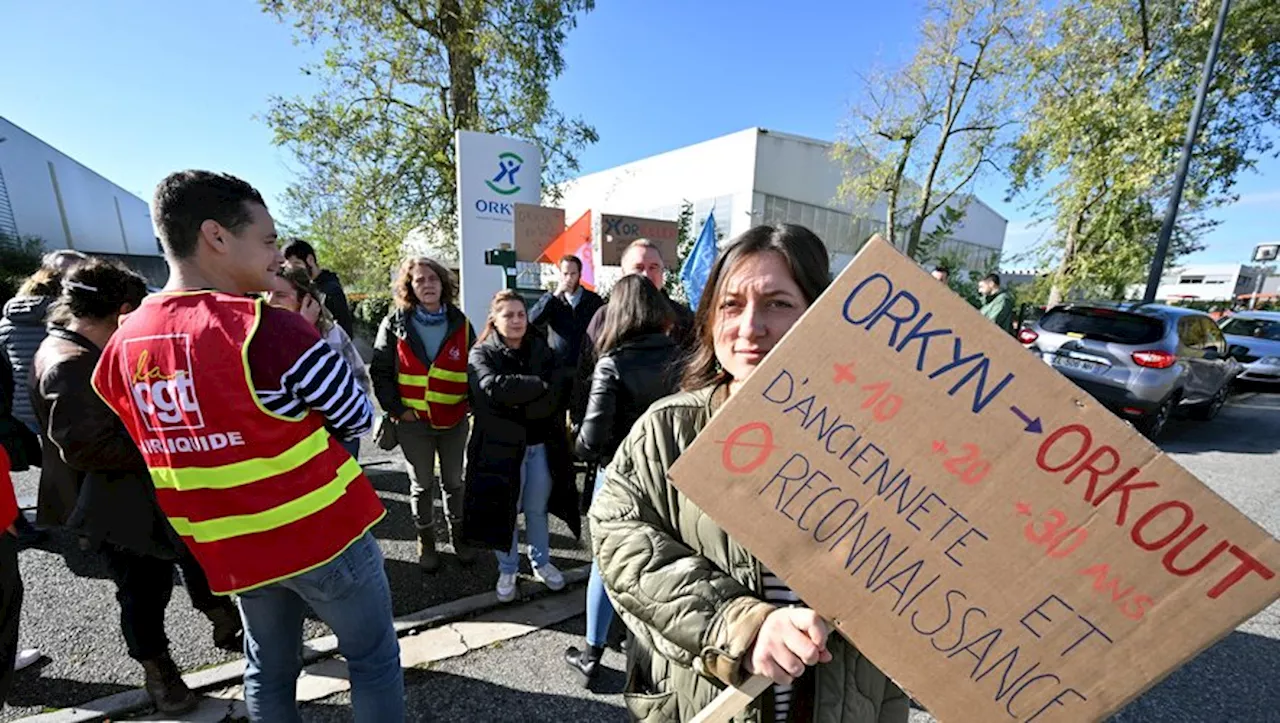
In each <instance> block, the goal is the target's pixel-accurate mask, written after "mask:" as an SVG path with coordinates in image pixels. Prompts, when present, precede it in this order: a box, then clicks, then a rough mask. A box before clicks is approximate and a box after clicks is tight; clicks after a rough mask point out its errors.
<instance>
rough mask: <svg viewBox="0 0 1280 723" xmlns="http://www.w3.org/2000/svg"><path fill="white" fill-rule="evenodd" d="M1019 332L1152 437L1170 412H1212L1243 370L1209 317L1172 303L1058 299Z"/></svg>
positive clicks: (1202, 416)
mask: <svg viewBox="0 0 1280 723" xmlns="http://www.w3.org/2000/svg"><path fill="white" fill-rule="evenodd" d="M1018 339H1019V341H1021V342H1022V343H1023V344H1024V345H1025V346H1026V347H1027V348H1028V349H1030V350H1031V351H1032V352H1035V353H1036V354H1038V355H1039V356H1040V358H1041V359H1043V360H1044V362H1045V363H1046V364H1049V365H1051V366H1052V367H1053V368H1055V369H1057V370H1058V371H1059V372H1061V373H1062V374H1063V375H1064V376H1066V377H1067V378H1068V379H1070V380H1071V381H1073V382H1075V383H1076V385H1077V386H1079V387H1081V388H1082V389H1084V390H1085V391H1087V392H1089V394H1091V395H1093V397H1095V398H1096V399H1097V400H1098V401H1100V402H1102V403H1103V404H1104V405H1106V406H1107V407H1108V408H1110V409H1111V410H1112V411H1113V412H1115V413H1116V414H1117V415H1119V416H1120V417H1122V418H1124V419H1127V420H1129V421H1130V422H1132V423H1133V425H1134V426H1135V427H1137V428H1138V429H1139V430H1141V431H1142V433H1143V434H1145V435H1146V436H1147V437H1148V438H1150V439H1155V438H1156V437H1157V436H1158V435H1159V434H1160V432H1161V431H1162V430H1163V429H1164V426H1165V423H1166V422H1168V421H1169V419H1170V418H1171V417H1172V416H1173V414H1174V412H1175V411H1179V410H1184V411H1187V412H1189V413H1190V414H1191V416H1192V417H1195V418H1197V419H1205V420H1207V419H1213V418H1214V417H1215V416H1217V414H1218V411H1219V410H1220V409H1222V405H1223V404H1225V403H1226V400H1227V395H1228V394H1229V393H1230V388H1231V382H1232V380H1233V379H1235V377H1236V376H1237V375H1238V374H1239V373H1240V371H1241V369H1242V367H1241V365H1240V363H1239V362H1238V361H1236V360H1235V359H1234V358H1232V357H1231V356H1230V353H1229V347H1228V345H1227V341H1226V339H1225V338H1224V337H1223V335H1222V332H1221V331H1219V330H1218V326H1217V324H1214V323H1213V319H1211V318H1209V316H1208V315H1207V314H1203V313H1201V312H1199V311H1194V310H1192V309H1182V308H1178V307H1172V306H1160V305H1157V304H1068V305H1065V306H1056V307H1054V308H1052V309H1050V310H1049V311H1048V312H1047V313H1046V314H1045V315H1044V317H1042V318H1041V319H1040V320H1039V321H1037V322H1036V323H1035V324H1032V325H1031V326H1030V327H1026V328H1024V329H1022V330H1021V331H1020V332H1018Z"/></svg>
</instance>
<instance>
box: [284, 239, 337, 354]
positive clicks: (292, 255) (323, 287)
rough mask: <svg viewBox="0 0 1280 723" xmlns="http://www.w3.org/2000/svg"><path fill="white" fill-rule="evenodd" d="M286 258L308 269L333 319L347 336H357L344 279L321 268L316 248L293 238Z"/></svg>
mask: <svg viewBox="0 0 1280 723" xmlns="http://www.w3.org/2000/svg"><path fill="white" fill-rule="evenodd" d="M284 258H285V260H286V261H288V262H289V263H291V264H297V265H298V266H301V267H303V268H305V269H306V270H307V273H308V274H310V275H311V280H312V281H314V282H315V284H316V288H317V289H319V290H320V293H321V294H324V305H325V308H326V309H328V310H329V313H330V314H333V320H334V321H336V322H338V326H340V327H342V330H343V331H345V332H347V336H349V337H351V338H353V339H354V338H355V317H353V316H352V315H351V305H350V304H348V303H347V293H346V292H345V291H343V290H342V281H341V280H340V279H339V278H338V275H337V274H335V273H333V272H332V271H330V270H328V269H322V268H320V263H319V261H317V260H316V250H315V249H314V248H312V246H311V244H309V243H307V242H306V241H303V240H302V239H300V238H295V239H291V240H290V241H289V243H287V244H285V247H284Z"/></svg>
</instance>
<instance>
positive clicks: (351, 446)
mask: <svg viewBox="0 0 1280 723" xmlns="http://www.w3.org/2000/svg"><path fill="white" fill-rule="evenodd" d="M338 444H341V445H342V448H343V449H345V450H347V454H349V455H351V459H354V460H356V461H357V462H359V461H360V440H359V439H352V440H350V441H345V442H344V441H339V442H338Z"/></svg>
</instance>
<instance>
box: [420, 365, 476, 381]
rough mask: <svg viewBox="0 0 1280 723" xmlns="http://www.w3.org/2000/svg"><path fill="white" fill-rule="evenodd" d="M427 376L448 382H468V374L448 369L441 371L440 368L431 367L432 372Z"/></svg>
mask: <svg viewBox="0 0 1280 723" xmlns="http://www.w3.org/2000/svg"><path fill="white" fill-rule="evenodd" d="M427 374H428V376H433V377H435V378H437V379H443V380H444V381H446V382H466V381H467V373H466V372H451V371H449V370H447V369H441V368H440V367H431V370H430V371H429V372H427Z"/></svg>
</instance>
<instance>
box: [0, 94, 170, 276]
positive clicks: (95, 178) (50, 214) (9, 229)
mask: <svg viewBox="0 0 1280 723" xmlns="http://www.w3.org/2000/svg"><path fill="white" fill-rule="evenodd" d="M0 236H10V237H37V238H39V239H40V240H41V241H42V242H43V244H44V247H45V250H47V251H51V250H54V249H75V250H77V251H82V252H84V253H87V254H94V255H101V256H110V257H114V258H118V259H120V260H121V261H124V262H125V263H126V264H128V265H129V266H130V267H132V268H133V269H134V270H136V271H138V272H140V273H142V274H143V275H145V276H146V277H147V278H148V279H149V280H150V281H151V283H153V284H157V285H159V284H162V283H164V280H165V278H166V277H167V275H168V269H167V268H166V266H165V263H164V258H163V256H162V254H161V251H160V244H159V241H157V239H156V235H155V231H154V229H153V226H152V224H151V212H150V209H149V208H148V207H147V202H146V201H144V200H142V199H141V198H138V197H137V196H135V195H133V194H132V193H129V192H128V191H126V190H124V189H123V188H121V187H120V186H117V185H116V184H114V183H112V182H111V181H109V180H107V179H106V178H104V177H103V176H101V175H99V174H97V173H95V172H94V171H92V170H90V169H89V168H86V167H85V166H84V165H82V164H80V163H79V162H78V161H76V160H75V159H73V158H71V157H69V156H67V155H66V154H64V153H62V152H61V151H59V150H58V149H56V148H54V147H53V146H51V145H49V144H48V143H45V142H44V141H42V140H40V139H39V138H37V137H35V136H33V135H31V134H30V133H28V132H27V131H25V130H23V129H22V128H19V127H18V126H16V125H14V124H13V123H11V122H9V121H8V120H7V119H5V118H2V117H0Z"/></svg>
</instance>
